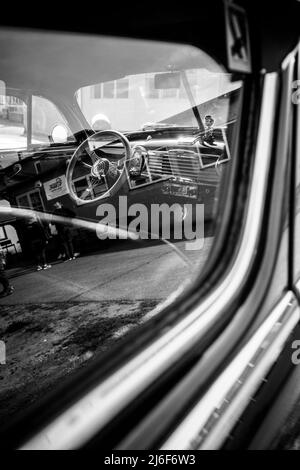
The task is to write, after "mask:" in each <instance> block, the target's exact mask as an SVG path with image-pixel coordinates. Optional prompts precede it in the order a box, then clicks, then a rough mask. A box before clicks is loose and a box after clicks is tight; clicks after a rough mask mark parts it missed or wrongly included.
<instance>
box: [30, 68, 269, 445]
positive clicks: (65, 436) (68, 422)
mask: <svg viewBox="0 0 300 470" xmlns="http://www.w3.org/2000/svg"><path fill="white" fill-rule="evenodd" d="M277 85H278V75H277V74H276V73H269V74H266V75H265V77H264V85H263V98H262V106H261V113H260V120H259V131H258V139H257V146H256V151H255V159H254V169H253V179H252V183H251V189H250V197H249V204H248V208H247V215H246V223H245V227H244V231H243V236H242V240H241V244H240V248H239V252H238V254H237V256H236V259H235V261H234V263H233V265H232V267H231V270H230V271H229V273H228V275H227V276H226V278H225V279H224V280H222V282H221V283H220V284H219V286H217V288H216V289H215V290H214V291H212V292H211V294H210V295H208V297H207V298H206V299H204V301H203V302H201V304H200V305H199V306H198V307H197V308H195V309H194V310H193V311H192V312H190V313H189V314H188V315H187V316H186V317H184V318H183V319H182V320H180V321H179V322H178V324H177V325H176V326H174V327H173V328H172V329H171V330H169V331H167V332H166V333H165V334H164V335H163V336H162V337H160V338H159V339H157V340H155V341H154V342H153V343H152V344H151V345H149V346H148V347H147V348H146V349H145V350H144V351H142V352H141V353H140V354H138V355H137V356H136V357H134V358H133V359H132V360H130V361H129V362H128V363H127V364H126V365H125V366H123V367H121V368H120V369H119V370H117V371H116V372H115V373H113V374H112V375H111V376H110V377H108V378H107V379H106V380H104V381H103V382H102V383H100V384H99V385H98V386H96V387H95V388H94V389H93V390H92V391H90V392H88V393H87V394H86V395H85V396H84V397H83V398H81V399H79V400H78V401H77V402H76V403H75V404H73V405H71V406H70V407H69V408H68V409H66V410H65V411H64V412H62V413H61V415H60V416H58V417H57V418H56V419H54V420H53V421H52V422H50V424H48V425H46V426H45V428H44V429H42V430H41V431H40V432H38V433H37V434H36V435H35V436H33V437H32V438H31V439H30V440H29V441H27V442H26V443H25V444H24V445H23V446H22V447H21V448H22V449H73V448H77V447H79V446H81V445H83V444H85V443H86V442H87V441H88V440H89V439H90V438H91V437H92V436H94V435H95V434H96V433H97V432H99V431H100V430H101V429H102V428H103V427H104V426H105V425H106V424H107V423H108V422H109V421H110V420H111V419H112V418H113V417H115V416H116V415H117V414H118V413H119V412H120V411H121V410H122V409H124V408H125V407H126V406H127V405H128V403H130V402H131V401H132V400H133V399H134V398H135V397H137V396H138V395H139V393H141V392H142V391H143V390H145V389H146V388H147V387H148V386H149V385H150V384H151V383H152V382H153V381H154V380H155V379H157V378H158V377H159V376H161V374H163V373H164V372H165V371H166V370H168V369H169V368H170V366H171V365H173V364H175V363H176V362H177V360H178V358H179V357H181V356H182V355H183V354H184V353H185V352H186V351H188V350H189V349H190V348H191V346H192V345H193V344H195V343H196V342H197V341H198V340H199V339H200V338H202V337H203V336H204V335H205V333H206V332H207V331H208V329H209V328H210V327H211V325H213V324H214V323H215V322H216V321H217V319H218V318H219V316H220V315H221V314H222V312H223V311H224V308H226V306H227V305H228V304H229V302H230V301H231V299H232V297H233V296H234V295H235V293H236V292H237V291H238V290H239V288H240V286H241V284H242V283H243V280H244V278H245V277H246V276H247V273H248V270H249V268H250V266H251V263H252V261H253V255H254V254H255V249H256V246H257V243H258V240H259V235H260V229H261V225H262V218H263V211H264V202H265V195H266V189H267V183H268V175H269V168H270V162H271V149H272V140H273V127H274V120H275V115H276V98H277ZM183 288H184V287H182V289H183ZM176 295H178V292H177V294H173V296H172V297H171V298H170V299H168V300H167V301H166V302H165V303H164V304H162V305H161V306H160V307H159V308H157V309H156V310H155V311H154V313H158V312H160V311H162V310H163V308H164V306H165V305H167V304H169V303H170V302H171V301H172V299H173V298H174V297H175V296H176Z"/></svg>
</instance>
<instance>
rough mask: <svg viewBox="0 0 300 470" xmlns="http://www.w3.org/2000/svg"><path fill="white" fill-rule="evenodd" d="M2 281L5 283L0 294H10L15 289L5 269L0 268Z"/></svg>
mask: <svg viewBox="0 0 300 470" xmlns="http://www.w3.org/2000/svg"><path fill="white" fill-rule="evenodd" d="M0 283H1V284H2V285H3V290H2V292H1V293H0V295H1V296H2V295H9V294H12V293H13V291H14V288H13V286H11V285H10V283H9V280H8V277H7V275H6V272H5V270H4V269H0Z"/></svg>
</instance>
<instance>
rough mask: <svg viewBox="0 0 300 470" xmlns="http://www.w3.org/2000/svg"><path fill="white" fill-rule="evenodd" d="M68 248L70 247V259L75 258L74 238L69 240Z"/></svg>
mask: <svg viewBox="0 0 300 470" xmlns="http://www.w3.org/2000/svg"><path fill="white" fill-rule="evenodd" d="M68 247H69V253H70V258H74V245H73V240H72V237H69V238H68Z"/></svg>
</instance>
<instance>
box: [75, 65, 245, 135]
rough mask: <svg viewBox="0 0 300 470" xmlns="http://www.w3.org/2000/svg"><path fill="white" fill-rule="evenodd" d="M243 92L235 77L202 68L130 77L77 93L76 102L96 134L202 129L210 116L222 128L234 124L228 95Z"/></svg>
mask: <svg viewBox="0 0 300 470" xmlns="http://www.w3.org/2000/svg"><path fill="white" fill-rule="evenodd" d="M239 87H240V83H239V82H233V83H232V81H231V75H230V74H226V73H214V72H210V71H208V70H207V69H204V68H199V69H190V70H184V71H181V72H178V71H177V72H169V73H168V72H166V73H163V72H160V73H153V72H151V73H144V74H138V75H129V76H126V77H123V78H120V79H118V80H114V81H109V82H103V83H97V84H93V85H89V86H86V87H83V88H80V89H79V90H78V91H77V92H76V99H77V101H78V104H79V106H80V109H81V110H82V112H83V114H84V116H85V118H86V119H87V121H88V123H89V124H90V126H91V127H92V128H93V129H94V130H101V129H118V130H120V131H123V132H126V131H127V132H128V131H136V130H146V129H150V128H151V127H152V128H157V127H161V128H162V127H164V126H165V127H166V126H181V127H201V121H200V122H199V120H204V116H205V115H207V114H210V115H211V114H213V115H214V118H215V125H217V126H220V125H226V124H227V122H228V111H229V107H228V100H226V94H227V93H229V92H232V91H233V90H235V89H237V88H239ZM224 95H225V96H224ZM195 107H197V108H198V111H199V114H197V112H195V109H194V108H195ZM199 117H200V119H199ZM231 119H232V116H231Z"/></svg>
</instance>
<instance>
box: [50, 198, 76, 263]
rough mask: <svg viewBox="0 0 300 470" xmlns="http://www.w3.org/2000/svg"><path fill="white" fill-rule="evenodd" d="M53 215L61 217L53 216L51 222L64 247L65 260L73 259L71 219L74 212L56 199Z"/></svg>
mask: <svg viewBox="0 0 300 470" xmlns="http://www.w3.org/2000/svg"><path fill="white" fill-rule="evenodd" d="M53 215H54V216H58V217H62V219H56V218H55V217H53V222H52V224H54V225H55V226H56V231H57V236H58V240H59V242H60V243H61V245H62V246H63V249H64V254H65V261H69V260H72V259H75V258H76V256H75V254H74V245H73V234H72V221H71V219H72V218H74V217H75V213H74V212H73V211H72V210H71V209H68V208H67V207H64V206H63V205H62V204H61V202H59V201H57V202H56V203H55V204H54V211H53Z"/></svg>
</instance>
